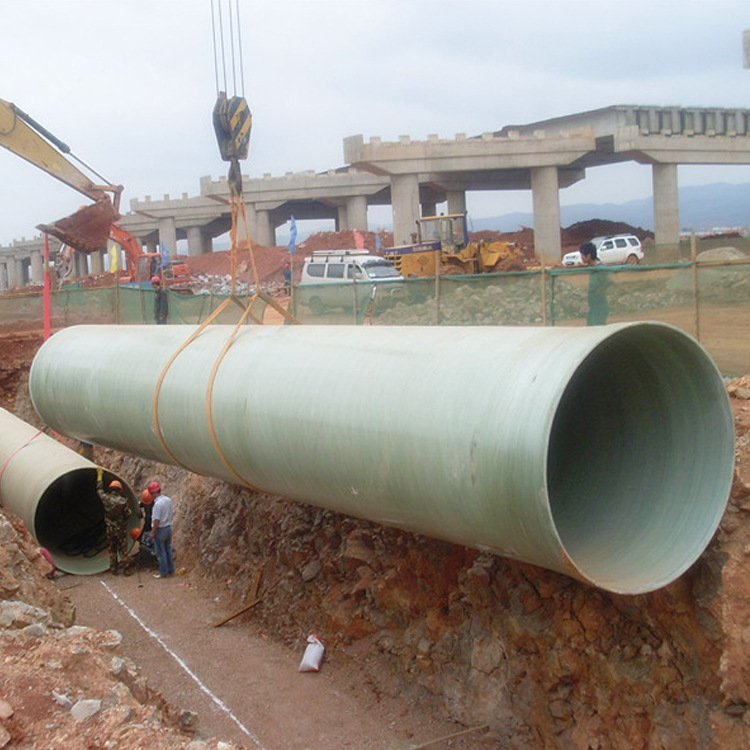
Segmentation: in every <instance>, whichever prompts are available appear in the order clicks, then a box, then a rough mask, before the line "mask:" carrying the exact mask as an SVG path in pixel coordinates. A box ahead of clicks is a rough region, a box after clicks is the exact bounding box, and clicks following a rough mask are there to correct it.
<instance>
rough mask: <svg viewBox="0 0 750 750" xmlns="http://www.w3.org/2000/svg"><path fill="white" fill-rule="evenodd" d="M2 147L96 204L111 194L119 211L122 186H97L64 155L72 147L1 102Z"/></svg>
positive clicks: (17, 110) (11, 105)
mask: <svg viewBox="0 0 750 750" xmlns="http://www.w3.org/2000/svg"><path fill="white" fill-rule="evenodd" d="M0 146H3V147H4V148H7V149H8V150H9V151H12V152H13V153H14V154H16V155H17V156H20V157H21V158H22V159H26V161H28V162H30V163H31V164H33V165H34V166H35V167H38V168H39V169H42V170H44V171H45V172H47V173H48V174H50V175H52V177H54V178H55V179H58V180H60V181H61V182H64V183H65V184H66V185H69V186H70V187H72V188H73V189H74V190H77V191H78V192H79V193H83V194H84V195H85V196H87V197H89V198H91V200H93V201H97V200H99V199H100V198H102V197H103V196H107V195H108V194H110V193H111V194H112V196H113V197H112V203H113V205H114V208H115V211H118V210H119V204H120V194H121V193H122V190H123V188H122V186H121V185H96V184H95V183H93V182H92V181H91V180H90V179H89V178H88V177H87V176H86V175H85V174H84V173H83V172H82V171H81V170H80V169H78V167H76V166H75V165H74V164H73V163H72V162H70V161H69V160H68V159H67V158H66V157H65V156H64V154H69V153H70V147H69V146H68V145H67V144H65V143H63V142H62V141H61V140H60V139H59V138H56V137H55V136H54V135H52V133H50V132H49V131H48V130H47V129H46V128H44V127H43V126H41V125H40V124H39V123H38V122H36V121H35V120H34V119H33V118H32V117H30V116H29V115H27V114H26V113H25V112H24V111H23V110H21V109H19V108H18V107H16V105H15V104H11V103H10V102H6V101H5V100H3V99H0Z"/></svg>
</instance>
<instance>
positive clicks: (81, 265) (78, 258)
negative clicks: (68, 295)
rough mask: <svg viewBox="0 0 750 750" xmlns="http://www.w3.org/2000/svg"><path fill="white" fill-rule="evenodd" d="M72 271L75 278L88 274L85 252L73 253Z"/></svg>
mask: <svg viewBox="0 0 750 750" xmlns="http://www.w3.org/2000/svg"><path fill="white" fill-rule="evenodd" d="M73 273H74V274H75V276H76V278H77V279H80V278H82V277H83V276H87V275H88V273H89V261H88V256H87V255H86V254H85V253H73Z"/></svg>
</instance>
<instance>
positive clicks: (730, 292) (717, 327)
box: [0, 248, 750, 375]
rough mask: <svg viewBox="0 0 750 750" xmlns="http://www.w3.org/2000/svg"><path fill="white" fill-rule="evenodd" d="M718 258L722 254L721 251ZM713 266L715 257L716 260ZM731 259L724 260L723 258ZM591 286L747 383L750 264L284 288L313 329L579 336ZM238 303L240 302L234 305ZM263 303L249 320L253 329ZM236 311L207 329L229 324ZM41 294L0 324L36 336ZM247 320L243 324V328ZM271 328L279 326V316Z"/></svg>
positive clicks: (93, 298) (58, 296)
mask: <svg viewBox="0 0 750 750" xmlns="http://www.w3.org/2000/svg"><path fill="white" fill-rule="evenodd" d="M723 249H724V250H725V249H726V248H723ZM717 257H719V258H722V257H726V256H725V255H719V256H717ZM730 257H732V256H730ZM592 279H595V280H596V282H595V283H597V284H598V285H599V286H600V287H601V290H602V295H603V297H604V298H605V299H606V308H608V309H606V322H607V323H620V322H628V321H638V320H657V321H661V322H665V323H670V324H672V325H674V326H676V327H677V328H680V329H681V330H683V331H685V332H686V333H689V334H690V335H692V336H695V337H696V338H697V339H698V340H699V341H700V342H701V343H702V344H703V345H704V346H705V347H706V349H707V350H708V351H709V352H710V354H711V355H712V357H713V358H714V360H715V362H716V363H717V365H718V367H719V369H720V370H721V371H722V372H724V373H725V374H727V375H741V374H746V373H750V347H748V346H747V341H748V338H749V337H748V331H746V330H745V329H746V327H747V326H748V325H749V323H748V321H750V261H749V260H747V259H744V260H721V259H719V260H714V257H713V256H712V257H709V258H707V260H706V261H705V262H704V261H703V260H702V261H701V262H698V263H697V264H692V263H689V262H686V261H682V262H675V263H670V264H662V265H640V266H612V267H609V266H608V267H602V266H600V267H597V268H596V269H593V270H592V269H588V268H553V269H545V270H540V269H537V270H532V271H522V272H517V273H502V274H483V275H476V276H473V275H472V276H469V275H467V276H441V277H439V278H438V279H437V280H436V279H435V278H434V277H429V278H413V279H412V278H409V279H405V280H403V281H398V282H391V283H389V284H375V285H373V284H367V283H354V284H353V283H351V282H344V283H342V284H325V285H323V284H321V285H314V286H308V285H305V286H302V287H299V286H297V287H294V289H293V290H292V298H291V302H290V310H291V312H292V314H293V315H294V316H295V317H296V318H297V319H298V320H299V321H300V322H302V323H307V324H319V325H336V324H339V325H341V324H343V325H352V324H355V325H361V324H364V325H423V326H427V325H466V326H468V325H471V326H476V325H506V326H510V325H512V326H542V325H549V326H582V325H586V323H587V317H588V315H589V310H590V306H589V287H590V284H591V280H592ZM153 297H154V296H153V292H152V291H151V290H150V289H146V290H139V289H131V288H123V287H120V288H109V289H81V288H77V287H72V286H71V287H68V286H66V287H65V288H64V289H63V290H61V291H58V292H55V293H53V295H52V325H53V327H55V328H58V327H63V326H68V325H75V324H78V323H131V324H146V325H152V324H153V322H154V321H153ZM226 299H227V296H226V295H215V294H196V295H180V294H177V293H174V292H170V293H169V321H170V323H188V324H197V323H201V322H203V321H205V320H206V318H207V317H208V316H209V315H210V314H211V313H212V312H213V311H214V310H216V308H217V307H218V306H219V305H220V304H221V303H222V302H224V300H226ZM239 299H240V300H241V301H243V302H245V303H246V302H247V301H248V300H249V299H250V298H249V297H240V298H239ZM265 312H266V303H265V302H263V301H262V300H260V299H259V298H258V299H256V301H255V303H254V305H253V314H254V316H255V317H256V319H257V320H263V317H264V315H265ZM240 314H241V309H240V306H239V305H235V304H230V305H229V306H228V307H227V309H226V310H224V312H223V313H222V314H221V315H220V316H219V318H218V319H217V320H216V322H217V323H229V324H231V323H236V322H237V320H238V319H239V316H240ZM42 318H43V298H42V295H41V294H23V295H19V294H13V295H4V294H0V323H5V324H11V325H23V326H33V325H39V326H41V323H42ZM253 322H254V321H252V320H251V319H248V323H253ZM274 322H285V323H288V322H289V321H283V319H282V318H281V316H277V318H274Z"/></svg>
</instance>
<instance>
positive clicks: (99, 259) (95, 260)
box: [91, 250, 104, 274]
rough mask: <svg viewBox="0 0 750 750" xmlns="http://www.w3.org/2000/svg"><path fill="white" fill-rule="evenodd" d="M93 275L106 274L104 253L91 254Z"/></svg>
mask: <svg viewBox="0 0 750 750" xmlns="http://www.w3.org/2000/svg"><path fill="white" fill-rule="evenodd" d="M91 273H95V274H99V273H104V251H103V250H97V251H96V252H94V253H91Z"/></svg>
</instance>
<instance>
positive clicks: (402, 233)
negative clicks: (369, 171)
mask: <svg viewBox="0 0 750 750" xmlns="http://www.w3.org/2000/svg"><path fill="white" fill-rule="evenodd" d="M391 201H392V204H393V243H394V245H408V244H409V243H410V242H411V241H412V235H413V234H414V233H415V232H416V231H417V226H416V223H417V219H418V218H419V179H418V177H417V175H416V174H394V175H391Z"/></svg>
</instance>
